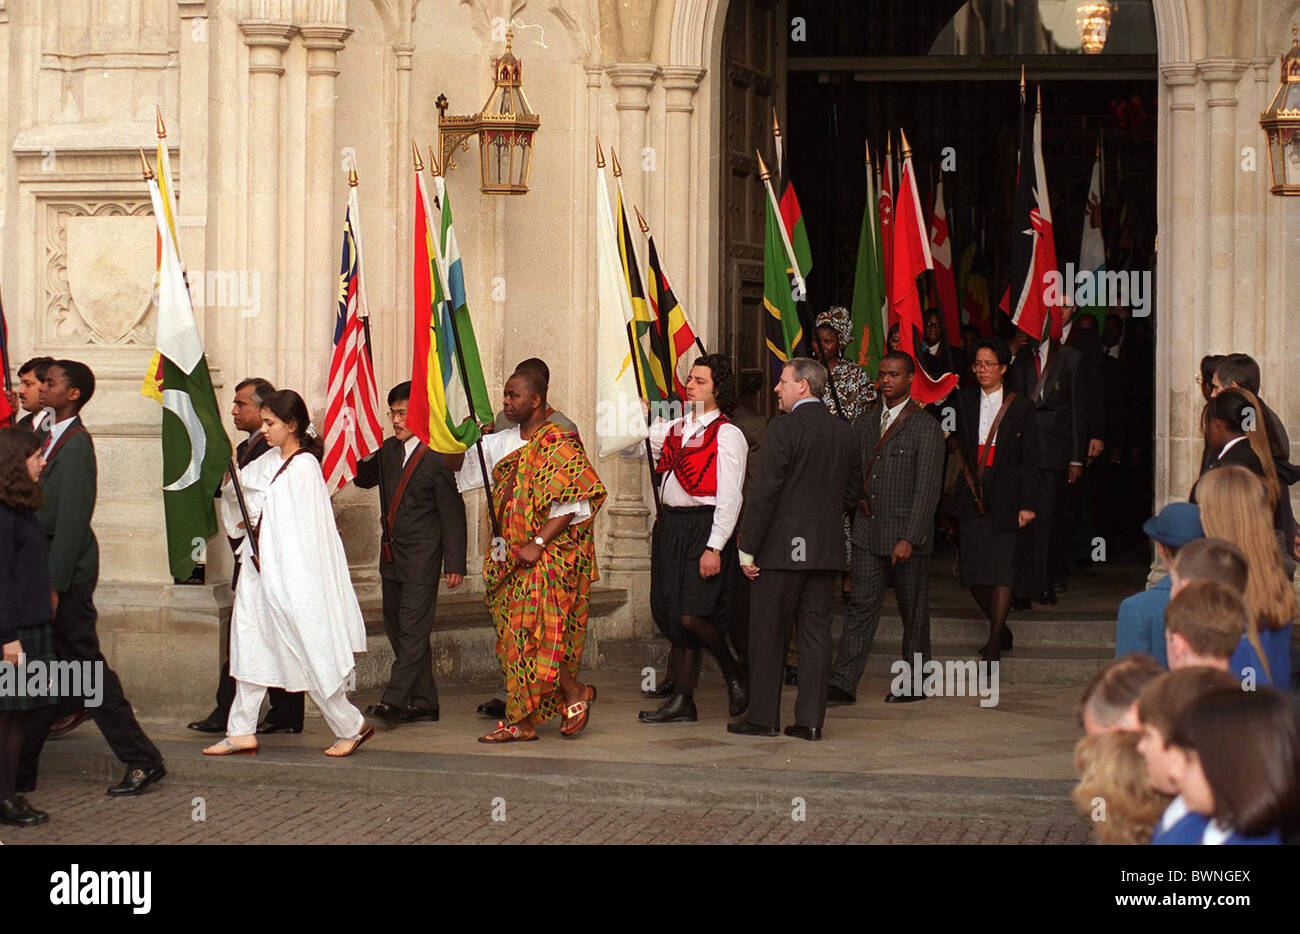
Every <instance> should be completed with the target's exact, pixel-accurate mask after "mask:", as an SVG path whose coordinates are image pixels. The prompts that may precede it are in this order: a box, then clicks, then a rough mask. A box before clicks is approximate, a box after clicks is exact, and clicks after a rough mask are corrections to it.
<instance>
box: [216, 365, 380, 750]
mask: <svg viewBox="0 0 1300 934" xmlns="http://www.w3.org/2000/svg"><path fill="white" fill-rule="evenodd" d="M262 433H263V434H264V435H266V440H267V442H268V443H269V444H270V445H271V448H272V450H271V451H270V452H269V453H267V454H266V455H264V456H263V457H259V458H258V459H257V460H255V461H253V462H252V463H251V464H249V465H248V466H247V467H246V468H244V469H243V470H242V471H240V481H241V483H242V484H243V485H244V486H245V487H247V488H248V489H251V490H264V491H265V495H264V496H263V498H262V504H261V510H260V514H258V515H253V514H250V515H249V521H250V522H252V524H253V534H252V536H248V535H247V534H245V535H244V541H243V542H242V543H241V544H240V546H239V547H240V557H241V559H242V569H241V570H240V573H239V586H238V587H237V588H235V606H234V610H233V613H232V616H231V622H230V627H231V629H230V674H231V677H233V678H234V679H235V701H234V703H233V704H232V705H231V707H230V719H229V720H228V721H227V723H226V738H225V739H223V740H222V741H221V742H219V743H216V744H215V745H212V746H209V747H208V748H207V749H205V750H203V752H204V754H205V755H211V756H228V755H235V754H240V753H243V754H253V753H256V752H257V736H256V733H257V714H258V710H259V709H260V708H261V706H262V699H263V698H264V697H265V696H266V690H267V688H268V687H279V688H284V689H285V690H287V691H306V692H307V693H308V694H309V695H310V696H311V699H312V701H313V703H315V704H316V706H317V707H318V708H320V712H321V714H323V715H324V717H325V722H326V723H327V724H329V727H330V729H331V730H332V731H333V732H334V735H335V736H336V737H338V740H337V742H335V743H334V745H333V746H331V747H330V748H329V749H327V750H325V754H326V755H328V756H335V757H338V756H347V755H351V754H352V753H353V752H355V751H356V749H357V747H359V746H360V745H361V744H362V743H364V742H365V741H366V740H367V739H369V738H370V737H371V736H372V735H373V734H374V728H373V727H372V726H370V725H369V724H368V723H366V721H365V718H364V717H363V716H362V715H361V712H360V711H359V710H357V708H356V707H354V706H353V705H352V704H351V703H350V702H349V701H348V698H347V694H346V693H345V690H344V688H345V684H346V682H347V680H348V676H349V674H350V673H351V672H352V670H353V667H354V661H353V653H354V652H364V651H365V649H366V630H365V624H364V623H363V622H362V619H361V608H360V606H359V605H358V604H357V595H356V592H355V591H354V590H353V589H352V580H351V578H350V577H349V576H348V563H347V558H346V556H345V555H344V553H343V542H342V541H340V539H339V534H338V529H337V528H336V526H335V524H334V513H333V510H332V509H331V508H330V499H329V491H328V490H327V489H326V487H325V480H324V477H322V475H321V465H320V461H319V460H318V459H317V457H318V456H319V453H318V452H319V450H320V441H319V439H318V438H317V437H316V436H315V434H314V430H310V422H309V421H308V417H307V407H306V405H305V404H304V403H303V401H302V398H301V397H300V396H299V395H298V394H297V393H296V392H293V391H292V390H281V391H279V392H274V393H271V394H270V395H269V396H267V397H266V398H265V399H264V400H262ZM276 449H278V450H276ZM313 455H315V456H313ZM231 486H232V485H231V484H230V483H229V482H227V483H226V485H225V487H223V489H222V500H221V509H222V514H223V518H224V519H225V520H226V528H228V529H238V528H239V527H240V526H241V525H242V523H243V516H242V514H241V513H240V511H239V505H238V502H237V500H236V498H235V494H234V491H233V489H232V488H231ZM250 538H251V539H255V540H256V543H257V551H256V554H254V551H253V542H252V541H250Z"/></svg>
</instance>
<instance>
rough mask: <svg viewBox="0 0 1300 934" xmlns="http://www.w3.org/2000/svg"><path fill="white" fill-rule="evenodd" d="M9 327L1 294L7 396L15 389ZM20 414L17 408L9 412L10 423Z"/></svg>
mask: <svg viewBox="0 0 1300 934" xmlns="http://www.w3.org/2000/svg"><path fill="white" fill-rule="evenodd" d="M8 330H9V329H8V327H7V326H6V324H5V303H4V298H3V296H0V364H2V365H3V366H4V368H5V377H4V385H5V398H6V399H7V398H8V397H9V395H10V394H11V393H12V392H13V391H14V382H13V377H12V376H10V375H9V334H8ZM17 414H18V411H17V410H16V409H13V410H11V411H10V412H9V424H10V425H13V424H14V416H15V415H17Z"/></svg>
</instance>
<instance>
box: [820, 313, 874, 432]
mask: <svg viewBox="0 0 1300 934" xmlns="http://www.w3.org/2000/svg"><path fill="white" fill-rule="evenodd" d="M851 340H853V321H852V319H851V318H850V317H849V311H848V309H847V308H841V307H839V306H838V305H837V306H834V307H832V308H828V309H826V310H825V311H823V312H822V313H821V314H819V315H818V316H817V344H818V347H819V348H820V350H821V354H822V362H823V363H824V364H826V369H827V370H829V371H830V375H831V381H832V382H834V384H835V389H834V391H833V392H832V391H831V388H830V386H829V385H828V386H827V387H826V393H825V395H823V396H822V401H823V402H825V403H826V407H827V408H828V409H830V410H831V412H832V413H834V414H835V415H838V416H840V417H841V418H843V419H846V420H847V421H848V422H849V423H850V424H852V422H853V420H854V419H856V418H857V417H858V416H859V415H861V414H862V413H863V412H865V411H866V410H867V407H868V406H869V405H871V403H873V402H875V401H876V386H875V383H873V382H872V380H871V377H869V376H867V374H866V372H865V371H864V370H863V369H862V367H860V366H858V365H857V364H856V363H853V362H851V361H849V360H845V359H844V357H843V356H842V354H843V353H844V348H845V347H846V346H848V344H849V342H850V341H851Z"/></svg>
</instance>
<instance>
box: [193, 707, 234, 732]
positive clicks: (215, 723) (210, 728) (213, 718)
mask: <svg viewBox="0 0 1300 934" xmlns="http://www.w3.org/2000/svg"><path fill="white" fill-rule="evenodd" d="M219 717H220V714H218V713H217V712H216V711H215V710H214V711H213V712H212V713H210V714H208V715H207V716H206V717H205V718H204V719H202V720H195V721H194V722H193V723H187V724H185V726H186V728H188V729H191V730H197V731H198V732H200V733H224V732H226V721H225V719H224V718H222V719H218V718H219Z"/></svg>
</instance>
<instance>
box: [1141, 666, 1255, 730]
mask: <svg viewBox="0 0 1300 934" xmlns="http://www.w3.org/2000/svg"><path fill="white" fill-rule="evenodd" d="M1217 688H1224V689H1229V688H1231V689H1232V690H1235V691H1240V690H1241V684H1240V683H1239V682H1238V681H1237V679H1236V678H1234V677H1233V676H1232V675H1230V674H1228V673H1227V672H1226V671H1222V670H1221V669H1218V668H1203V667H1200V666H1198V667H1196V668H1180V669H1179V670H1178V671H1167V672H1165V673H1164V674H1162V675H1161V676H1160V677H1158V678H1156V679H1155V680H1154V681H1152V682H1151V683H1150V684H1148V685H1147V686H1146V687H1145V688H1143V689H1142V693H1141V695H1139V696H1138V720H1140V721H1141V723H1142V725H1143V726H1144V727H1145V726H1149V727H1151V728H1152V729H1153V730H1155V731H1156V732H1157V733H1159V734H1160V737H1161V739H1162V740H1163V741H1164V744H1165V745H1166V746H1168V745H1169V740H1170V737H1171V736H1172V734H1173V732H1174V724H1175V723H1177V722H1178V718H1179V717H1180V716H1182V713H1183V711H1184V710H1186V709H1187V708H1188V707H1190V706H1191V704H1192V702H1193V701H1194V700H1196V699H1197V698H1198V697H1200V696H1201V695H1202V694H1205V693H1206V692H1208V691H1212V690H1215V689H1217Z"/></svg>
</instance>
